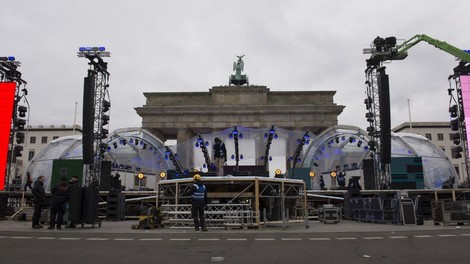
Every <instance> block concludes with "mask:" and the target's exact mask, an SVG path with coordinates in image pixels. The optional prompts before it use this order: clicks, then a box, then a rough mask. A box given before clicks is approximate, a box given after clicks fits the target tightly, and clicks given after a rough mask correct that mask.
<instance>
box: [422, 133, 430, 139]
mask: <svg viewBox="0 0 470 264" xmlns="http://www.w3.org/2000/svg"><path fill="white" fill-rule="evenodd" d="M424 136H425V137H426V138H427V139H429V140H432V135H431V134H428V133H426V134H424Z"/></svg>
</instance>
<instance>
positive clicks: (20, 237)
mask: <svg viewBox="0 0 470 264" xmlns="http://www.w3.org/2000/svg"><path fill="white" fill-rule="evenodd" d="M10 238H13V239H31V238H33V237H26V236H14V237H10Z"/></svg>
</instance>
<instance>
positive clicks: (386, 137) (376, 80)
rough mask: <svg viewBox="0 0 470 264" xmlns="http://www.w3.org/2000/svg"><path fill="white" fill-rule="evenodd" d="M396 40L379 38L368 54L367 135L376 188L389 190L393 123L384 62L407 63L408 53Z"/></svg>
mask: <svg viewBox="0 0 470 264" xmlns="http://www.w3.org/2000/svg"><path fill="white" fill-rule="evenodd" d="M396 44H397V40H396V38H395V37H388V38H385V39H384V38H381V37H377V38H375V39H374V41H373V42H372V44H371V47H370V48H367V49H364V50H363V53H364V54H371V57H370V58H369V59H367V60H366V62H367V68H366V70H365V74H366V99H365V100H364V104H365V106H366V109H367V113H366V118H367V121H368V122H369V126H368V127H367V133H368V135H369V136H370V138H371V140H370V141H369V149H370V150H371V153H372V154H371V157H372V159H373V162H374V172H375V179H376V187H377V188H378V189H386V188H388V186H389V184H390V176H391V175H390V163H391V156H392V154H391V120H390V87H389V82H388V75H387V74H386V73H385V67H384V66H383V62H384V61H387V60H403V59H405V58H406V56H407V55H408V54H407V53H406V52H403V53H398V52H397V46H396Z"/></svg>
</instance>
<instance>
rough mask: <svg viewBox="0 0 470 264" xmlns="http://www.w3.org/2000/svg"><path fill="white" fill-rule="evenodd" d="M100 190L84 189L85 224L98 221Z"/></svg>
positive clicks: (83, 216) (91, 187) (83, 208)
mask: <svg viewBox="0 0 470 264" xmlns="http://www.w3.org/2000/svg"><path fill="white" fill-rule="evenodd" d="M98 201H99V190H98V188H97V187H95V186H88V187H85V188H83V202H82V221H83V222H85V223H90V222H96V221H98Z"/></svg>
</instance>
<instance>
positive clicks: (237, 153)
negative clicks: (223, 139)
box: [229, 126, 243, 173]
mask: <svg viewBox="0 0 470 264" xmlns="http://www.w3.org/2000/svg"><path fill="white" fill-rule="evenodd" d="M229 138H232V139H233V144H234V145H235V155H232V157H231V158H232V159H235V169H234V171H235V172H237V173H238V172H239V167H238V166H239V165H238V164H239V161H240V160H241V159H243V154H240V151H239V148H238V140H239V139H241V138H243V134H242V133H240V132H239V131H238V129H237V126H234V127H233V130H232V132H231V133H230V135H229Z"/></svg>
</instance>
